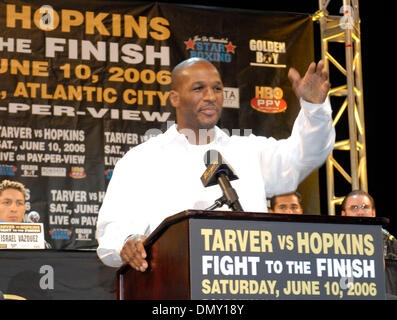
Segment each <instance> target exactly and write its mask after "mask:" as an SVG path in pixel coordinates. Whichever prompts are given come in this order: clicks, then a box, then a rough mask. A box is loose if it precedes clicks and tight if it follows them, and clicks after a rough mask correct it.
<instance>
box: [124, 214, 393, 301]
mask: <svg viewBox="0 0 397 320" xmlns="http://www.w3.org/2000/svg"><path fill="white" fill-rule="evenodd" d="M387 223H388V219H386V218H358V217H357V218H356V217H336V216H317V215H286V214H267V213H253V212H249V213H248V212H229V211H227V212H225V211H201V210H186V211H183V212H181V213H178V214H175V215H173V216H170V217H168V218H166V219H165V220H164V221H163V222H162V223H161V224H160V225H159V226H158V227H157V228H156V230H154V231H153V232H152V233H151V234H150V236H149V237H148V238H147V239H146V240H145V242H144V246H145V248H146V252H147V254H148V257H147V261H148V264H149V267H148V269H147V270H146V271H145V272H139V271H136V270H134V269H133V268H131V267H130V266H129V265H124V266H123V267H121V268H120V269H119V270H118V271H117V298H118V299H119V300H129V299H142V300H152V299H156V300H157V299H158V300H164V299H172V300H185V299H188V300H190V299H294V300H295V299H322V300H323V299H384V298H385V274H384V263H383V242H382V232H381V226H382V225H385V224H387Z"/></svg>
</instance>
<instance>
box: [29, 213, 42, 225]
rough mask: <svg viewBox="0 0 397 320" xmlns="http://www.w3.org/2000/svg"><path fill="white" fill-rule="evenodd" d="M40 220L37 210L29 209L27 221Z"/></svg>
mask: <svg viewBox="0 0 397 320" xmlns="http://www.w3.org/2000/svg"><path fill="white" fill-rule="evenodd" d="M39 220H40V214H39V213H38V212H37V211H30V212H29V214H28V222H29V223H36V222H39Z"/></svg>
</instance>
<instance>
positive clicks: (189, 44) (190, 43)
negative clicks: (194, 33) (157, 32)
mask: <svg viewBox="0 0 397 320" xmlns="http://www.w3.org/2000/svg"><path fill="white" fill-rule="evenodd" d="M183 42H184V43H185V44H186V50H189V49H191V50H194V45H195V44H196V43H195V42H194V41H193V40H192V38H189V40H188V41H183Z"/></svg>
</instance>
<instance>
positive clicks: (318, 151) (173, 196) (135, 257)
mask: <svg viewBox="0 0 397 320" xmlns="http://www.w3.org/2000/svg"><path fill="white" fill-rule="evenodd" d="M288 75H289V78H290V80H291V83H292V87H293V89H294V91H295V93H296V95H297V96H298V97H299V99H300V103H301V111H300V112H299V115H298V117H297V119H296V120H295V123H294V127H293V130H292V134H291V136H290V137H289V138H288V139H283V140H279V141H277V140H275V139H273V138H266V137H259V136H255V135H250V136H248V137H240V136H231V137H229V136H228V135H227V134H225V132H223V131H222V130H221V129H220V128H218V127H217V126H216V124H217V122H218V120H219V118H220V117H221V114H222V105H223V82H222V79H221V76H220V74H219V72H218V70H217V69H216V68H215V66H214V65H212V64H211V63H210V62H209V61H207V60H204V59H200V58H191V59H188V60H185V61H183V62H181V63H180V64H178V65H177V66H176V67H175V68H174V70H173V71H172V90H171V92H170V95H169V100H170V103H171V105H172V106H173V107H174V108H175V109H176V124H175V125H173V126H171V127H170V128H169V129H168V130H167V131H166V132H165V133H163V134H160V135H158V136H156V137H154V138H151V139H150V140H148V141H147V142H145V143H142V144H140V145H138V146H136V147H134V148H132V149H131V150H130V151H129V152H127V153H126V154H125V156H124V157H123V158H122V159H121V160H119V161H118V162H117V164H116V166H115V168H114V171H113V176H112V179H111V181H110V183H109V186H108V189H107V192H106V196H105V199H104V201H103V204H102V206H101V209H100V212H99V216H98V224H97V232H96V237H97V239H98V243H99V246H98V249H97V254H98V256H99V258H100V259H101V260H102V261H103V262H104V263H105V264H106V265H108V266H113V267H120V266H121V265H123V264H129V265H130V266H131V267H133V268H135V269H136V270H139V271H142V272H144V271H145V270H147V268H148V262H147V260H146V256H147V253H146V251H145V249H144V246H143V240H144V239H145V238H146V236H147V235H148V234H150V232H151V231H153V230H154V229H155V228H156V227H157V226H158V225H159V224H160V223H161V222H162V221H163V220H164V219H165V218H167V217H168V216H170V215H173V214H176V213H178V212H181V211H184V210H187V209H205V208H208V207H209V206H211V205H212V204H213V203H214V201H215V200H216V199H218V198H220V197H221V196H222V191H221V189H220V188H219V186H216V185H215V186H211V187H207V188H204V186H203V185H202V183H201V180H200V177H201V175H202V174H203V172H204V171H205V169H206V166H205V163H204V160H203V158H204V154H205V153H206V152H207V151H208V150H211V149H213V150H217V151H219V152H220V153H221V154H222V156H223V157H224V159H225V160H226V161H227V162H228V163H229V164H230V165H231V166H232V167H233V169H234V170H235V171H236V173H237V175H238V177H239V179H238V180H234V181H232V186H233V188H234V189H235V190H236V192H237V194H238V195H239V201H240V203H241V205H242V207H243V209H244V210H245V211H252V212H267V206H266V197H267V196H269V197H271V196H272V195H274V194H284V193H288V192H292V191H294V190H295V189H296V188H297V186H298V184H299V183H300V182H301V181H302V180H303V179H304V178H305V177H306V176H307V175H308V174H310V172H312V171H313V170H314V169H315V168H317V167H319V166H320V165H321V164H323V162H324V161H325V159H326V158H327V156H328V154H329V153H330V151H331V150H332V148H333V144H334V140H335V131H334V128H333V126H332V117H331V112H332V111H331V106H330V104H329V101H328V99H327V93H328V89H329V82H328V74H327V72H326V71H325V69H324V64H323V62H322V61H320V62H319V63H318V64H316V63H314V62H313V63H312V64H310V66H309V68H308V70H307V72H306V74H305V76H304V77H303V78H301V76H300V75H299V73H298V72H297V71H296V70H295V69H292V68H291V69H290V71H289V74H288Z"/></svg>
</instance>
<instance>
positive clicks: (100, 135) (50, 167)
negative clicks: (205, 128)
mask: <svg viewBox="0 0 397 320" xmlns="http://www.w3.org/2000/svg"><path fill="white" fill-rule="evenodd" d="M0 30H1V37H0V53H1V64H0V81H1V83H2V87H1V90H0V151H1V152H0V176H1V179H6V178H7V179H11V180H18V181H21V182H22V183H24V184H25V185H26V186H27V188H28V198H29V199H28V211H29V210H35V211H37V212H39V213H40V216H41V219H40V222H43V223H44V225H45V228H46V240H47V241H48V242H49V243H50V244H52V246H53V247H54V248H57V249H79V248H94V247H96V245H97V243H96V240H95V228H96V221H97V214H98V211H99V208H100V205H101V202H102V200H103V197H104V195H105V192H106V186H107V183H108V182H109V180H110V178H111V176H112V170H113V167H114V165H115V163H116V162H117V160H118V159H120V157H122V156H123V155H124V154H125V152H126V151H128V150H129V149H130V148H132V147H134V146H136V145H138V144H140V143H142V142H143V141H146V140H147V139H148V138H150V136H151V135H153V134H158V133H159V132H163V131H165V130H166V129H167V128H168V127H169V126H170V125H171V124H172V123H173V122H174V121H175V114H174V110H173V108H172V107H171V106H170V105H169V103H168V100H167V98H168V95H169V90H170V73H171V70H172V68H173V66H175V65H176V64H177V63H179V62H180V61H182V60H184V59H186V58H188V57H202V58H205V59H208V60H210V61H211V62H213V63H214V64H215V65H216V66H217V67H218V68H219V70H220V73H221V75H222V77H223V81H224V85H225V91H224V95H225V103H224V112H223V116H222V119H221V120H220V123H219V126H220V127H222V128H224V129H225V130H227V131H228V133H229V134H239V135H244V134H249V133H250V132H253V133H255V134H257V135H264V136H273V137H275V138H286V137H288V136H289V135H290V132H291V128H292V125H293V122H294V120H295V118H296V116H297V114H298V111H299V104H298V100H297V98H296V96H295V95H294V93H293V91H292V88H291V85H290V83H289V81H288V78H287V73H288V69H289V67H294V68H296V69H297V70H298V71H299V72H300V73H301V74H302V73H304V72H305V70H306V68H307V66H308V65H309V63H310V62H311V61H312V60H313V30H312V21H311V18H310V17H309V16H308V15H301V14H287V13H271V12H269V13H266V12H251V11H234V10H223V11H222V10H221V9H219V8H216V9H215V8H204V7H202V8H199V7H189V6H181V5H171V4H165V3H161V4H159V3H145V4H142V3H134V2H132V3H131V2H128V3H127V2H117V1H112V2H111V3H109V2H108V1H84V2H81V1H76V0H72V1H59V0H51V1H45V2H43V1H33V2H32V1H29V2H26V1H18V0H15V1H7V3H1V4H0ZM308 190H310V197H308V198H307V203H305V206H306V207H307V208H308V207H313V206H315V205H314V204H313V201H315V200H313V199H316V193H318V189H317V187H316V181H314V186H313V184H311V185H310V186H309V189H308ZM317 199H318V198H317ZM305 200H306V198H305Z"/></svg>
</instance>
